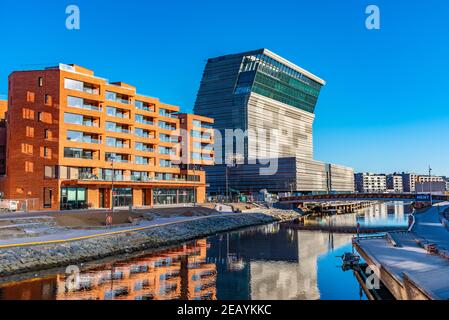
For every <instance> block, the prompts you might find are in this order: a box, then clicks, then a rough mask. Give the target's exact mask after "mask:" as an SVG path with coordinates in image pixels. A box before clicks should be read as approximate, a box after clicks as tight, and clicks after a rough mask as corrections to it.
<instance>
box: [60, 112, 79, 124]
mask: <svg viewBox="0 0 449 320" xmlns="http://www.w3.org/2000/svg"><path fill="white" fill-rule="evenodd" d="M64 122H65V123H71V124H79V125H82V124H83V116H82V115H79V114H74V113H67V112H66V113H64Z"/></svg>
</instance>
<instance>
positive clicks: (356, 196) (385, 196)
mask: <svg viewBox="0 0 449 320" xmlns="http://www.w3.org/2000/svg"><path fill="white" fill-rule="evenodd" d="M331 201H419V202H430V195H429V194H414V193H341V194H315V195H305V196H292V197H283V198H280V199H279V202H280V203H282V204H296V203H303V202H331ZM432 201H433V202H443V201H449V195H432Z"/></svg>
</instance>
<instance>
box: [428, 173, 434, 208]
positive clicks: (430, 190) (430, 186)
mask: <svg viewBox="0 0 449 320" xmlns="http://www.w3.org/2000/svg"><path fill="white" fill-rule="evenodd" d="M429 192H430V205H431V206H432V205H433V198H432V168H431V167H430V165H429Z"/></svg>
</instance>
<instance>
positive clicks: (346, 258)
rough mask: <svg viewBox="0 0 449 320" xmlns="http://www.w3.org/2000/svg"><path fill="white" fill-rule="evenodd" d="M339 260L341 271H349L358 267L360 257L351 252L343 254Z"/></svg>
mask: <svg viewBox="0 0 449 320" xmlns="http://www.w3.org/2000/svg"><path fill="white" fill-rule="evenodd" d="M341 260H343V265H342V268H343V270H349V269H353V268H355V267H358V266H359V263H360V257H359V256H358V255H356V254H354V253H351V252H345V253H344V254H343V255H342V256H341Z"/></svg>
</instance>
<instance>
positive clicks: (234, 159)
mask: <svg viewBox="0 0 449 320" xmlns="http://www.w3.org/2000/svg"><path fill="white" fill-rule="evenodd" d="M242 161H243V156H242V155H241V154H239V153H236V154H232V153H228V154H227V155H226V159H225V165H226V200H227V201H228V202H229V177H228V174H229V173H228V170H229V168H230V167H234V166H235V165H236V164H238V163H241V162H242Z"/></svg>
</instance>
